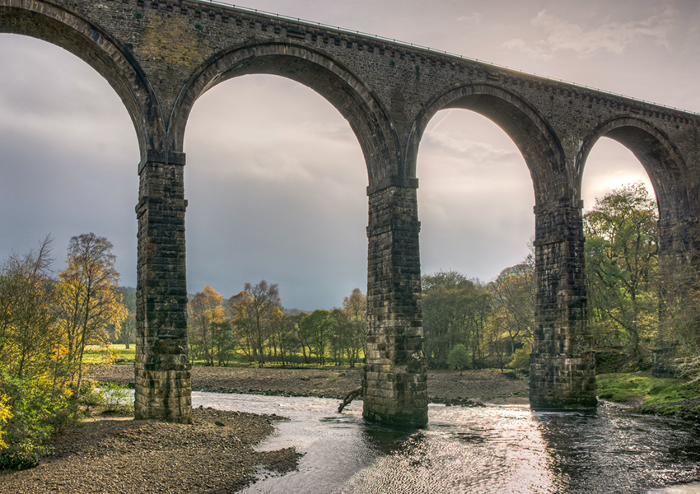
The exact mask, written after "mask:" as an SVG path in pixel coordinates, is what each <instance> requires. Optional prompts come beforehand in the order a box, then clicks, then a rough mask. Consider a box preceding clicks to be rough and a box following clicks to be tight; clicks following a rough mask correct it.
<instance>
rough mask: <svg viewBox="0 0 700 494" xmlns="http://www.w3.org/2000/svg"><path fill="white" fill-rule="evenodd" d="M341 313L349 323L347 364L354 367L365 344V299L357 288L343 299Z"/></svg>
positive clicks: (362, 352)
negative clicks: (343, 313)
mask: <svg viewBox="0 0 700 494" xmlns="http://www.w3.org/2000/svg"><path fill="white" fill-rule="evenodd" d="M343 312H345V315H346V317H347V319H348V323H349V341H348V353H347V357H348V363H349V364H350V367H355V364H356V363H357V362H359V360H360V355H361V354H364V351H365V345H366V342H367V297H365V296H364V294H363V293H362V292H361V291H360V289H359V288H354V289H353V290H352V293H351V294H350V296H348V297H344V298H343Z"/></svg>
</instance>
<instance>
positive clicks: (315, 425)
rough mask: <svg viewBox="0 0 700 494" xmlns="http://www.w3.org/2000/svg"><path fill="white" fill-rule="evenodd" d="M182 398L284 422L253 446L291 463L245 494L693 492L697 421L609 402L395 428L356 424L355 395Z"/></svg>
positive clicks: (436, 410) (440, 413)
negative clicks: (291, 453) (350, 398)
mask: <svg viewBox="0 0 700 494" xmlns="http://www.w3.org/2000/svg"><path fill="white" fill-rule="evenodd" d="M192 398H193V405H194V406H200V405H202V406H205V407H207V406H210V407H213V408H218V409H223V410H236V411H242V412H252V413H264V414H273V413H274V414H277V415H281V416H284V417H288V418H289V419H290V420H289V421H283V422H278V423H277V430H276V432H275V433H274V434H273V435H272V436H270V437H269V438H268V439H267V440H266V441H264V442H263V443H262V444H261V445H260V446H259V449H261V450H276V449H280V448H284V447H290V446H293V447H295V448H296V449H297V451H299V452H301V453H304V457H303V458H302V459H301V461H300V463H299V469H298V471H295V472H291V473H288V474H286V475H283V476H274V475H271V474H269V473H267V472H261V473H260V475H259V481H258V482H256V483H255V484H253V485H252V486H250V487H248V488H247V489H246V490H244V491H243V492H245V493H248V494H250V493H283V494H294V493H305V494H313V493H319V494H321V493H322V494H329V493H338V494H351V493H353V494H354V493H362V494H373V493H376V494H380V493H381V494H385V493H392V494H393V493H397V494H398V493H410V494H420V493H426V494H427V493H430V494H436V493H470V494H471V493H489V494H490V493H512V494H519V493H522V494H531V493H536V494H540V493H543V494H544V493H567V494H569V493H570V494H578V493H581V494H584V493H585V494H611V493H624V494H635V493H667V494H676V493H678V494H691V493H700V483H698V481H700V464H699V461H700V430H698V428H697V427H694V426H693V425H692V424H689V423H686V422H681V421H675V420H670V419H661V418H657V417H653V416H635V415H631V414H628V413H624V412H621V411H620V410H617V409H614V408H612V407H600V408H598V410H596V411H594V412H589V413H583V412H567V413H545V412H532V411H530V409H529V407H527V406H488V407H482V408H462V407H446V406H443V405H430V407H429V411H428V416H429V424H428V426H427V427H426V428H424V429H420V430H417V431H413V432H403V431H397V430H393V429H390V428H387V427H383V426H380V425H376V424H370V423H366V422H364V420H363V419H362V402H360V401H356V402H353V403H352V405H351V406H350V407H348V408H346V409H345V411H344V412H343V413H342V414H339V413H336V409H337V407H338V403H339V402H338V400H328V399H321V398H287V397H277V396H257V395H237V394H225V393H204V392H194V393H192ZM678 484H684V485H678ZM657 489H661V490H657Z"/></svg>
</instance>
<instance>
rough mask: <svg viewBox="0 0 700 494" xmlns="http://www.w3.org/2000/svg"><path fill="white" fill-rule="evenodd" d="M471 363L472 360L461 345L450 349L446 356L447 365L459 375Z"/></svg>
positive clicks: (465, 348)
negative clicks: (457, 371)
mask: <svg viewBox="0 0 700 494" xmlns="http://www.w3.org/2000/svg"><path fill="white" fill-rule="evenodd" d="M471 363H472V359H471V357H470V356H469V352H467V347H465V346H464V345H462V344H461V343H460V344H458V345H455V346H454V347H452V350H450V354H449V355H448V356H447V365H448V366H450V367H452V368H453V369H457V370H459V374H460V375H462V371H463V370H464V369H466V368H467V367H469V366H470V365H471Z"/></svg>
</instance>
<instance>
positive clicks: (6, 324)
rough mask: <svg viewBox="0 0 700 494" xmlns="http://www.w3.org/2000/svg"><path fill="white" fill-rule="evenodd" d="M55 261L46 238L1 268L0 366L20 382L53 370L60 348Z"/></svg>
mask: <svg viewBox="0 0 700 494" xmlns="http://www.w3.org/2000/svg"><path fill="white" fill-rule="evenodd" d="M52 261H53V259H52V258H51V238H50V237H46V239H45V240H44V241H43V242H42V243H41V244H40V245H39V247H38V249H35V250H32V251H30V252H29V253H27V254H26V255H24V256H20V255H17V254H12V255H11V256H10V257H9V259H8V260H7V261H6V262H5V263H4V265H3V266H2V267H1V268H0V363H3V365H4V366H5V368H6V369H8V371H9V372H10V374H11V375H12V376H14V377H16V378H22V377H24V376H25V375H26V374H27V373H29V374H34V373H36V372H39V373H41V372H43V371H44V370H45V369H46V368H47V366H48V367H51V364H50V362H51V360H52V355H53V354H54V353H55V352H57V351H58V347H59V345H60V341H59V335H58V333H57V331H56V326H55V324H54V323H55V318H54V313H53V304H54V301H55V294H56V292H55V289H54V288H55V284H54V282H53V280H52V279H51V273H50V271H49V266H50V265H51V262H52ZM55 367H56V369H55V370H56V371H58V366H55Z"/></svg>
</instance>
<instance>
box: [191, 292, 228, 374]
mask: <svg viewBox="0 0 700 494" xmlns="http://www.w3.org/2000/svg"><path fill="white" fill-rule="evenodd" d="M223 301H224V298H223V297H222V296H221V295H219V293H218V292H217V291H216V290H214V289H213V288H212V287H211V286H209V285H206V286H205V287H204V288H203V289H202V291H201V292H198V293H196V294H195V296H194V297H192V299H191V300H190V302H189V304H188V310H189V316H190V317H189V326H190V341H191V345H192V353H193V356H194V357H195V358H200V359H203V360H204V361H205V362H206V364H207V365H214V357H215V355H214V354H215V342H214V327H213V325H214V324H220V323H222V322H223V321H224V306H223ZM218 329H219V330H222V328H220V327H219V328H218Z"/></svg>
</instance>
